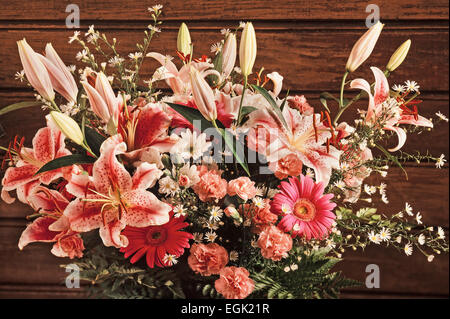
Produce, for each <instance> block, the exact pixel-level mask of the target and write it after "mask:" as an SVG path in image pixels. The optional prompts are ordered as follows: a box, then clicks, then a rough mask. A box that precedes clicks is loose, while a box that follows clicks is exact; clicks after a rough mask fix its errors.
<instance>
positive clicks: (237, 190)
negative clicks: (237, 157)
mask: <svg viewBox="0 0 450 319" xmlns="http://www.w3.org/2000/svg"><path fill="white" fill-rule="evenodd" d="M228 195H230V196H234V195H237V196H239V197H240V198H242V199H243V200H244V201H247V200H249V199H252V198H253V197H255V196H256V188H255V182H252V181H251V180H250V178H248V177H245V176H243V177H239V178H236V179H233V180H231V181H230V182H229V183H228Z"/></svg>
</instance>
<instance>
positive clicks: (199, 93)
mask: <svg viewBox="0 0 450 319" xmlns="http://www.w3.org/2000/svg"><path fill="white" fill-rule="evenodd" d="M190 76H191V86H192V95H193V96H194V102H195V104H196V105H197V109H198V110H199V111H200V113H202V115H203V117H204V118H205V119H207V120H208V121H210V122H212V121H214V120H215V119H216V118H217V108H216V102H215V98H214V92H213V90H212V89H211V87H210V86H209V84H208V82H206V80H205V79H204V77H203V76H202V75H201V74H200V73H199V72H198V71H197V69H195V68H193V67H192V68H191V71H190Z"/></svg>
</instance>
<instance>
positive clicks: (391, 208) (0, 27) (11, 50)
mask: <svg viewBox="0 0 450 319" xmlns="http://www.w3.org/2000/svg"><path fill="white" fill-rule="evenodd" d="M72 2H73V1H72V0H70V1H67V0H40V1H38V0H32V1H31V0H30V1H26V2H24V1H19V0H10V1H8V2H7V3H6V6H2V10H0V43H1V47H0V70H1V72H0V106H5V105H8V104H11V103H13V102H18V101H22V100H26V99H30V98H32V92H31V91H30V90H29V89H28V88H27V87H25V86H24V85H22V84H21V83H19V82H17V81H14V73H15V72H17V71H19V70H21V69H22V68H21V65H20V60H19V57H18V53H17V49H16V41H17V40H20V39H22V38H23V37H26V38H27V40H28V42H29V43H30V44H31V45H32V46H33V47H34V48H35V49H36V50H38V51H40V50H42V49H43V47H44V44H45V43H46V42H52V43H53V46H54V47H55V48H56V50H57V51H58V52H59V53H60V55H61V56H62V58H63V60H64V61H65V62H66V63H67V64H75V63H76V60H75V54H76V52H78V50H79V47H78V46H77V45H76V44H72V45H69V44H68V43H67V40H68V37H69V36H70V35H72V33H73V29H72V30H68V29H66V27H65V18H66V16H67V13H66V12H65V8H66V6H67V5H68V4H69V3H72ZM160 2H161V3H162V4H163V5H164V15H163V20H164V24H163V33H161V34H160V35H159V37H158V38H157V39H156V40H154V42H153V43H152V50H155V51H158V52H161V53H164V54H171V55H174V54H175V52H174V50H175V48H176V35H177V30H178V26H179V24H180V23H181V22H182V21H186V22H187V24H188V26H189V28H190V31H191V36H192V39H193V42H194V48H195V49H194V51H195V52H196V53H197V54H199V55H200V54H209V46H210V44H212V43H214V42H217V41H218V40H220V38H221V36H220V32H219V31H220V29H222V28H226V27H234V26H236V25H237V23H238V22H239V21H241V20H252V21H253V22H254V25H255V29H256V32H257V41H258V57H257V60H256V65H257V67H260V66H262V65H264V66H265V68H266V70H268V71H272V70H274V71H278V72H280V74H282V75H283V76H284V78H285V82H284V89H290V91H291V92H292V93H302V94H305V95H306V96H307V97H308V98H309V100H310V102H311V103H312V104H314V105H318V103H319V102H318V96H319V93H320V92H322V91H330V92H336V91H337V90H338V89H339V82H340V77H341V75H342V71H343V69H344V66H345V63H346V59H347V56H348V53H349V52H350V50H351V47H352V45H353V43H354V42H355V41H356V40H357V39H358V37H359V36H360V35H361V34H362V33H363V32H364V31H365V30H366V27H365V25H364V21H365V18H366V16H367V14H368V13H366V12H365V8H366V6H367V5H368V4H370V3H376V4H377V5H378V6H379V8H380V14H381V20H382V21H383V22H384V23H385V24H386V26H385V28H384V31H383V33H382V36H381V37H380V40H379V42H378V44H377V46H376V48H375V51H374V53H373V55H372V56H371V57H370V58H369V60H368V61H367V62H366V63H365V64H364V65H363V67H361V68H360V70H358V72H357V73H358V76H363V77H366V78H367V79H368V80H371V79H372V75H371V74H370V71H369V66H372V65H375V66H379V67H380V68H383V67H384V66H385V64H386V62H387V60H388V59H389V57H390V55H391V53H392V52H393V51H394V50H395V49H396V48H397V46H398V45H400V44H401V43H402V42H403V41H405V40H406V39H408V38H410V39H411V40H412V47H411V50H410V53H409V55H408V58H407V59H406V62H405V63H404V64H403V65H402V66H401V67H400V68H399V69H398V71H396V72H395V73H394V74H393V75H392V76H391V77H390V78H389V82H390V83H391V84H393V83H401V82H402V81H404V80H407V79H410V80H416V81H418V82H419V84H420V86H421V91H422V96H421V98H422V99H423V100H424V103H422V104H421V105H420V108H419V110H420V113H421V114H422V115H424V116H426V117H434V114H435V113H436V112H437V111H441V112H442V113H444V114H445V115H447V116H448V114H449V102H448V99H449V92H448V90H449V82H448V76H449V72H448V71H449V61H448V58H449V45H448V31H449V18H448V13H449V7H448V2H447V1H446V0H397V1H392V0H378V1H360V0H356V1H331V0H328V1H326V0H309V1H308V0H295V1H294V0H281V1H266V0H264V1H249V0H227V1H225V0H224V1H206V0H196V1H191V0H187V1H186V0H185V1H174V0H169V1H160ZM76 3H77V4H78V5H79V8H80V13H81V30H82V31H83V32H84V31H85V30H87V27H88V26H89V25H90V24H95V26H96V28H97V29H99V30H100V31H102V32H105V33H106V34H107V35H108V36H109V37H111V38H112V37H116V38H117V39H118V40H119V41H120V42H119V51H120V52H122V53H124V55H126V54H125V53H128V52H133V51H134V43H135V42H137V41H138V40H142V30H143V29H144V28H145V27H146V25H147V24H149V23H150V21H149V16H148V13H147V11H146V8H147V7H148V6H150V5H153V4H155V3H152V2H150V1H117V0H114V1H113V0H108V1H107V0H95V1H92V0H89V1H88V0H78V1H76ZM155 66H156V64H154V63H150V62H147V63H146V64H145V66H144V71H143V73H144V74H143V75H144V76H143V77H144V78H146V77H149V76H150V75H151V74H152V71H153V70H154V67H155ZM365 103H366V102H363V103H362V104H359V107H360V108H364V107H366V104H365ZM356 107H357V106H355V107H354V110H356ZM347 118H349V117H347ZM0 124H1V126H2V127H3V131H4V132H3V133H4V134H3V136H2V137H1V138H0V144H1V145H6V144H7V143H8V141H9V140H10V139H11V138H12V137H13V136H14V135H15V134H20V135H23V136H25V137H26V139H27V141H30V140H31V138H32V137H33V135H34V133H35V132H36V130H37V129H38V128H40V127H41V126H43V124H44V121H43V117H42V113H41V111H40V110H39V109H28V110H26V111H19V112H15V113H10V114H8V115H6V116H3V117H1V118H0ZM0 133H1V132H0ZM448 133H449V132H448V124H443V125H441V126H439V127H437V128H436V129H435V130H433V131H432V132H429V133H423V134H421V135H418V136H410V137H408V140H407V144H406V146H405V147H404V150H405V151H414V150H420V151H422V152H425V151H426V150H427V149H430V150H432V151H433V153H434V154H436V155H440V154H441V153H443V154H445V155H446V157H447V158H448V155H449V152H448V143H449V139H448ZM393 143H395V141H393ZM406 166H407V170H408V174H409V177H410V179H409V182H408V183H407V182H406V180H405V179H404V176H403V175H402V173H401V172H400V171H399V169H398V168H394V167H393V168H391V169H390V172H389V174H388V177H387V179H386V182H387V184H388V190H389V193H388V194H389V195H390V196H389V199H390V204H389V205H384V204H382V203H374V205H376V206H378V207H380V210H381V211H383V212H385V213H387V214H389V213H396V212H398V211H399V210H400V209H401V208H402V206H403V203H404V201H408V202H410V203H411V204H412V205H413V207H414V208H415V209H416V210H418V211H420V212H422V215H423V216H424V217H423V219H424V222H425V223H429V224H431V225H445V228H446V230H448V217H449V204H448V192H449V176H448V175H449V174H448V165H446V166H445V168H443V169H442V170H437V169H435V168H434V166H433V164H420V165H417V164H416V163H408V164H407V165H406ZM376 181H378V182H379V181H380V179H379V177H373V178H372V182H373V183H375V182H376ZM368 182H369V183H370V182H371V181H368ZM28 213H29V210H28V209H27V208H26V207H24V206H22V205H20V204H14V205H6V204H4V203H1V204H0V243H1V245H0V297H3V298H8V297H10V298H15V297H25V298H34V297H38V298H46V297H49V298H74V297H83V296H84V294H83V292H82V291H80V290H69V289H66V288H64V287H63V286H62V285H61V283H62V281H63V278H64V274H65V273H64V271H63V270H62V269H60V268H59V266H58V265H59V264H60V263H65V262H67V261H66V260H61V259H58V258H56V257H53V256H52V255H51V254H50V246H49V245H46V244H33V245H30V246H29V247H27V248H26V249H25V250H24V251H19V250H18V248H17V241H18V238H19V236H20V233H21V231H22V230H23V228H24V226H25V224H26V221H25V219H24V217H25V216H26V215H27V214H28ZM344 256H345V257H346V261H345V262H344V263H342V265H341V266H340V269H342V270H343V271H344V272H345V273H346V274H347V275H348V276H352V277H354V278H357V279H360V280H364V278H365V275H366V274H365V267H366V265H368V264H370V263H375V264H378V265H379V266H380V269H381V288H380V289H372V290H369V289H365V288H360V289H356V290H355V289H354V290H348V291H346V292H345V293H344V294H343V297H347V298H360V297H364V298H395V297H398V298H417V297H448V293H449V286H448V273H449V267H448V257H447V256H437V258H436V259H435V261H434V262H433V263H431V264H430V263H428V262H427V261H426V259H425V258H424V257H423V256H422V255H421V254H420V253H418V252H416V253H415V254H414V255H413V256H411V257H406V256H405V255H404V254H402V253H401V252H397V251H395V250H394V249H385V248H381V247H373V248H372V247H371V248H370V249H367V250H366V251H365V252H361V251H358V252H357V253H354V252H346V253H345V255H344Z"/></svg>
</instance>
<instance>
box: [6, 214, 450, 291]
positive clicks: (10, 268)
mask: <svg viewBox="0 0 450 319" xmlns="http://www.w3.org/2000/svg"><path fill="white" fill-rule="evenodd" d="M22 230H23V224H21V223H20V222H16V221H14V222H12V221H8V220H5V219H2V220H0V239H1V240H2V243H3V245H2V247H1V248H0V263H1V265H2V267H0V297H1V296H2V295H5V294H6V293H7V291H8V289H11V286H15V285H16V286H19V285H30V286H34V287H37V288H36V289H38V291H39V289H41V290H43V291H44V293H45V291H46V290H45V289H46V287H48V286H52V287H59V288H60V289H59V290H58V293H63V296H65V295H67V294H71V293H72V291H73V290H71V289H70V292H69V289H67V288H65V287H64V286H63V285H62V283H63V282H64V278H65V276H66V275H67V274H66V273H65V272H64V269H63V268H60V267H59V264H68V263H70V260H68V259H61V258H57V257H54V256H52V255H51V254H50V253H49V251H50V249H51V244H46V243H36V244H32V245H30V246H29V247H26V248H25V249H24V250H23V251H20V252H19V251H18V250H17V239H18V237H19V236H20V232H21V231H22ZM344 257H345V262H342V263H341V264H338V266H337V267H336V270H342V271H343V272H344V274H346V275H347V276H350V277H352V278H355V279H357V280H360V281H362V282H364V280H365V277H366V275H367V274H366V272H365V269H366V266H367V265H368V264H373V263H375V264H377V265H378V266H379V267H380V270H381V287H380V288H379V289H376V293H377V294H380V293H385V294H386V293H395V294H399V295H402V294H403V295H410V296H414V295H415V296H426V295H437V296H445V295H448V289H449V288H448V280H444V279H445V278H448V272H449V268H448V258H447V256H437V257H436V259H435V261H434V262H433V263H431V264H430V263H428V262H427V261H426V258H425V257H424V256H423V255H421V254H420V253H418V252H415V254H413V255H412V256H410V257H407V256H405V255H404V254H403V252H398V251H396V250H395V249H393V248H386V247H372V246H370V247H368V248H366V250H365V251H364V252H363V251H361V250H359V251H356V252H353V251H348V252H345V253H344ZM405 265H408V267H406V266H405ZM8 287H9V288H8ZM349 291H350V292H355V293H356V292H357V293H359V294H361V293H370V292H371V291H373V290H370V289H367V288H364V287H359V288H357V289H351V290H349ZM48 292H49V293H55V292H51V291H48ZM19 293H23V290H19ZM76 293H78V292H76ZM29 297H32V296H29ZM373 297H374V298H376V296H373Z"/></svg>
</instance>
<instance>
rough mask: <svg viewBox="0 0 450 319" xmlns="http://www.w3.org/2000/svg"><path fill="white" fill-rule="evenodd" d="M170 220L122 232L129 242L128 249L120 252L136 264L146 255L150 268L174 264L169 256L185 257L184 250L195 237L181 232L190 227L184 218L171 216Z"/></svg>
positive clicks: (125, 248)
mask: <svg viewBox="0 0 450 319" xmlns="http://www.w3.org/2000/svg"><path fill="white" fill-rule="evenodd" d="M170 215H171V216H170V220H169V222H167V223H166V224H164V225H158V226H148V227H141V228H139V227H131V226H127V228H125V229H124V231H123V232H122V234H123V235H125V236H126V237H127V238H128V240H129V244H128V246H127V247H122V248H121V249H120V251H121V252H122V253H125V258H128V257H130V256H131V255H133V254H134V256H133V257H132V258H131V260H130V262H131V263H132V264H134V263H135V262H137V261H138V260H139V259H141V258H142V256H144V254H146V255H147V256H146V259H147V260H146V261H147V265H148V266H149V267H150V268H153V267H155V265H156V266H158V267H167V266H171V265H172V264H174V262H170V261H168V260H169V259H170V258H169V259H168V256H171V257H172V258H173V257H175V258H176V257H179V256H181V255H183V253H184V249H185V248H189V239H193V238H194V236H193V235H192V234H190V233H187V232H184V231H180V229H182V228H184V227H186V226H188V225H189V224H188V223H186V222H184V217H179V218H175V217H173V213H171V214H170Z"/></svg>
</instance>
